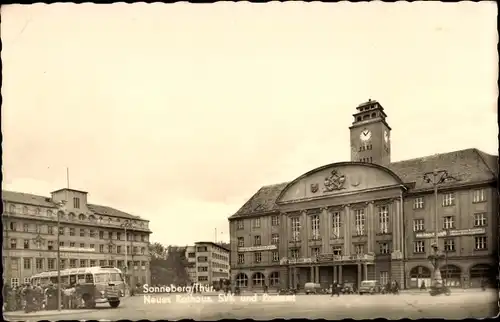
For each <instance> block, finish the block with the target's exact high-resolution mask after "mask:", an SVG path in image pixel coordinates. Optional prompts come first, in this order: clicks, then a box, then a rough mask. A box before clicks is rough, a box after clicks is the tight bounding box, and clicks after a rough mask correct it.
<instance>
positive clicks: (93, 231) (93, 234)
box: [89, 229, 95, 238]
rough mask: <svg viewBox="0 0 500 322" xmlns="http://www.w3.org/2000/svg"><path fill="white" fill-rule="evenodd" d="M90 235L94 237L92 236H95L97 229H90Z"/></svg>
mask: <svg viewBox="0 0 500 322" xmlns="http://www.w3.org/2000/svg"><path fill="white" fill-rule="evenodd" d="M89 236H90V237H92V238H95V230H93V229H91V230H90V231H89Z"/></svg>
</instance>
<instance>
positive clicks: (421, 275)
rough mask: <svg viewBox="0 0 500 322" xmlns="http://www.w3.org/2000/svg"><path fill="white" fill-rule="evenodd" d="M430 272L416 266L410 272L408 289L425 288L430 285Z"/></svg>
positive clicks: (427, 269)
mask: <svg viewBox="0 0 500 322" xmlns="http://www.w3.org/2000/svg"><path fill="white" fill-rule="evenodd" d="M431 275H432V273H431V270H430V269H429V268H427V267H425V266H416V267H414V268H412V269H411V270H410V285H409V286H410V287H411V288H421V287H423V288H427V287H430V285H431Z"/></svg>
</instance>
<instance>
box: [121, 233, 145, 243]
mask: <svg viewBox="0 0 500 322" xmlns="http://www.w3.org/2000/svg"><path fill="white" fill-rule="evenodd" d="M116 239H117V240H122V233H121V232H119V231H118V232H116ZM143 241H144V240H143Z"/></svg>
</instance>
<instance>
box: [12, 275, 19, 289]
mask: <svg viewBox="0 0 500 322" xmlns="http://www.w3.org/2000/svg"><path fill="white" fill-rule="evenodd" d="M10 286H12V287H18V286H19V278H17V277H13V278H11V279H10Z"/></svg>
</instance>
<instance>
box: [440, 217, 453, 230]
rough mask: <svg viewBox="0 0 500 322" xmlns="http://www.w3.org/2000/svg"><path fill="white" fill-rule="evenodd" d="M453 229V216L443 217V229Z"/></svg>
mask: <svg viewBox="0 0 500 322" xmlns="http://www.w3.org/2000/svg"><path fill="white" fill-rule="evenodd" d="M454 227H455V218H453V216H446V217H444V221H443V228H444V229H452V228H454Z"/></svg>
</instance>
